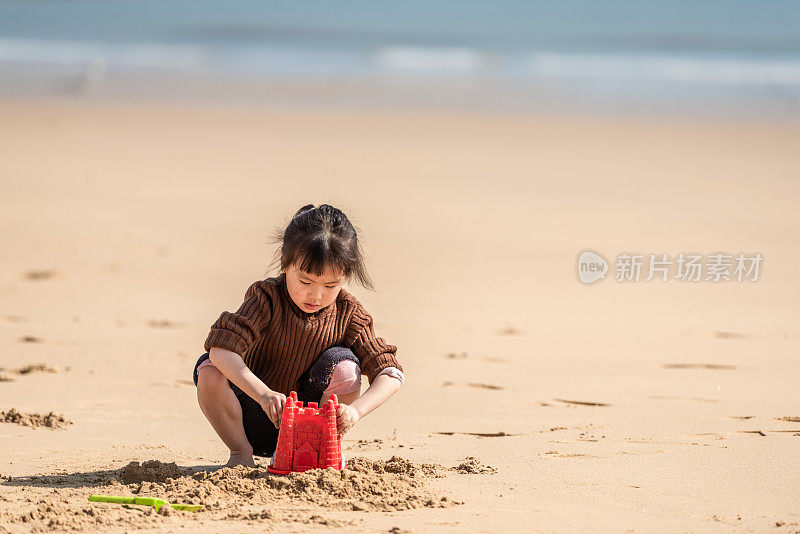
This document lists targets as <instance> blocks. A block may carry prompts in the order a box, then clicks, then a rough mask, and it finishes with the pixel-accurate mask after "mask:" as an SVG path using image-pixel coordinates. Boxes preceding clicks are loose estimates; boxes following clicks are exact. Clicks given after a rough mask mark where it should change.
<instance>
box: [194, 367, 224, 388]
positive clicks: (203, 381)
mask: <svg viewBox="0 0 800 534" xmlns="http://www.w3.org/2000/svg"><path fill="white" fill-rule="evenodd" d="M223 387H229V386H228V379H227V377H226V376H225V375H224V374H222V371H220V370H219V369H217V368H216V367H214V366H213V365H205V366H203V367H201V368H199V369H198V370H197V392H198V395H200V394H202V393H205V394H214V393H218V392H219V391H220V390H221V389H222V388H223Z"/></svg>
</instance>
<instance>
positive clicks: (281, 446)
mask: <svg viewBox="0 0 800 534" xmlns="http://www.w3.org/2000/svg"><path fill="white" fill-rule="evenodd" d="M338 407H339V402H338V399H337V398H336V395H331V397H330V399H328V402H327V403H325V406H323V407H322V408H317V403H316V402H309V403H308V406H307V407H305V408H304V407H303V403H302V402H298V400H297V393H296V392H294V391H292V392H291V394H290V395H289V397H288V398H287V399H286V405H285V406H284V407H283V415H282V416H281V428H280V431H279V432H278V444H277V446H276V448H275V454H274V456H273V457H272V464H271V465H270V466H269V467H267V470H269V472H270V473H276V474H279V475H286V474H288V473H302V472H303V471H308V470H309V469H316V468H320V469H325V468H327V467H333V468H334V469H339V470H341V469H344V467H345V466H344V462H343V461H342V437H341V436H340V435H339V432H337V431H336V409H337V408H338Z"/></svg>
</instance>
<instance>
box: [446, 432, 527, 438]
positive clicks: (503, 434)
mask: <svg viewBox="0 0 800 534" xmlns="http://www.w3.org/2000/svg"><path fill="white" fill-rule="evenodd" d="M434 434H438V435H439V436H454V435H456V434H460V435H462V436H475V437H477V438H506V437H511V436H516V435H517V434H509V433H507V432H502V431H501V432H434Z"/></svg>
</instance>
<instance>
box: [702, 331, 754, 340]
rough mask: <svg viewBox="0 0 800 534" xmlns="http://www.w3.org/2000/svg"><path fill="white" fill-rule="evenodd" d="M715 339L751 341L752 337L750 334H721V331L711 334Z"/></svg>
mask: <svg viewBox="0 0 800 534" xmlns="http://www.w3.org/2000/svg"><path fill="white" fill-rule="evenodd" d="M711 335H712V336H714V337H715V338H717V339H752V338H753V336H752V335H750V334H743V333H741V332H723V331H721V330H715V331H714V332H712V333H711Z"/></svg>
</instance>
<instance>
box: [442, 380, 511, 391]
mask: <svg viewBox="0 0 800 534" xmlns="http://www.w3.org/2000/svg"><path fill="white" fill-rule="evenodd" d="M455 385H456V383H455V382H442V387H445V388H447V387H451V386H455ZM464 385H465V386H468V387H471V388H477V389H491V390H495V391H503V390H505V389H506V388H504V387H503V386H495V385H494V384H482V383H479V382H467V383H466V384H464Z"/></svg>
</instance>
